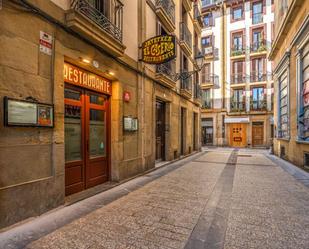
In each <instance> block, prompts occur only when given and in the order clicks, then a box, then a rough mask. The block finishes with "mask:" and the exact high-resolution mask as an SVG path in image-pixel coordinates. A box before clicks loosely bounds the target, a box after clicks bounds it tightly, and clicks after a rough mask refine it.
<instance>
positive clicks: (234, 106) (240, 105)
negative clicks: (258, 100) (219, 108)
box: [230, 100, 246, 112]
mask: <svg viewBox="0 0 309 249" xmlns="http://www.w3.org/2000/svg"><path fill="white" fill-rule="evenodd" d="M245 111H246V102H245V101H234V100H231V109H230V112H245Z"/></svg>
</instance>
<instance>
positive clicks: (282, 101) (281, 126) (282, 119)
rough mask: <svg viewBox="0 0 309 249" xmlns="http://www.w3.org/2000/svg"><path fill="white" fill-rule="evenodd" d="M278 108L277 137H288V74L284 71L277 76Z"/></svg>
mask: <svg viewBox="0 0 309 249" xmlns="http://www.w3.org/2000/svg"><path fill="white" fill-rule="evenodd" d="M278 94H279V96H278V99H279V106H278V108H279V110H278V114H279V116H278V137H279V138H288V137H289V107H288V102H289V101H288V94H289V92H288V75H287V71H285V72H284V73H283V74H282V75H281V76H280V77H279V91H278Z"/></svg>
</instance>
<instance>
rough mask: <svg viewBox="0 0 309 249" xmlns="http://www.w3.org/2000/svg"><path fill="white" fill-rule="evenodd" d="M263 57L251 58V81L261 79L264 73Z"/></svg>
mask: <svg viewBox="0 0 309 249" xmlns="http://www.w3.org/2000/svg"><path fill="white" fill-rule="evenodd" d="M264 61H265V59H264V58H255V59H253V60H252V75H253V79H252V80H251V81H253V82H255V81H263V80H266V79H264V78H265V77H264V76H265V73H264V65H265V63H264Z"/></svg>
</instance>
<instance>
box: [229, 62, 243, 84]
mask: <svg viewBox="0 0 309 249" xmlns="http://www.w3.org/2000/svg"><path fill="white" fill-rule="evenodd" d="M232 72H233V75H232V83H235V84H238V83H244V82H245V79H244V73H243V72H244V61H233V68H232Z"/></svg>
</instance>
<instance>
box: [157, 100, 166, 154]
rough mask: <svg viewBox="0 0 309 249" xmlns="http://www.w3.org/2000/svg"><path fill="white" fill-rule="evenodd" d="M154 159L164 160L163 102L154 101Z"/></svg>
mask: <svg viewBox="0 0 309 249" xmlns="http://www.w3.org/2000/svg"><path fill="white" fill-rule="evenodd" d="M156 160H165V104H164V102H161V101H156Z"/></svg>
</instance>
